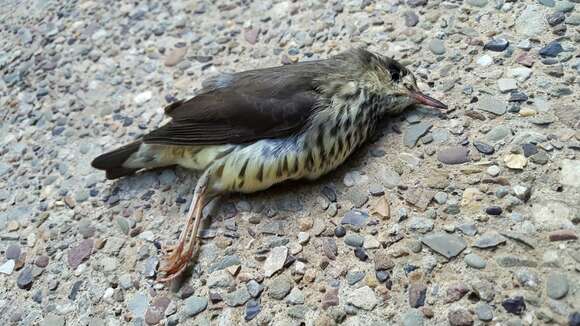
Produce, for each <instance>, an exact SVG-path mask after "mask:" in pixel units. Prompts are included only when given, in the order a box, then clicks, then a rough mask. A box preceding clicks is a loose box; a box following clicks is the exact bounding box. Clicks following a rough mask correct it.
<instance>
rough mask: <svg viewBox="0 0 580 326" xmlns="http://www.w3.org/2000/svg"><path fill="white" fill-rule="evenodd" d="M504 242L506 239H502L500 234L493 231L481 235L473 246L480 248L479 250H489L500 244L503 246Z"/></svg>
mask: <svg viewBox="0 0 580 326" xmlns="http://www.w3.org/2000/svg"><path fill="white" fill-rule="evenodd" d="M505 242H506V238H505V237H503V236H502V235H501V234H499V233H497V232H495V231H490V232H486V233H484V234H482V235H481V236H480V237H479V239H477V241H475V244H474V245H473V246H474V247H476V248H480V249H489V248H495V247H497V246H499V245H500V244H503V243H505Z"/></svg>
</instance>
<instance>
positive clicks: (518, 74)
mask: <svg viewBox="0 0 580 326" xmlns="http://www.w3.org/2000/svg"><path fill="white" fill-rule="evenodd" d="M508 75H509V76H510V77H513V78H515V79H516V80H517V81H518V82H520V83H523V82H525V81H526V80H528V78H530V76H531V75H532V69H530V68H526V67H517V68H513V69H510V70H509V73H508ZM512 94H523V93H520V92H517V91H514V92H511V94H510V102H512V101H514V100H512V97H516V96H514V95H512ZM523 95H524V96H525V94H523ZM519 97H522V95H519ZM526 97H527V96H526ZM516 100H518V101H519V100H520V99H519V98H516ZM524 101H525V100H524Z"/></svg>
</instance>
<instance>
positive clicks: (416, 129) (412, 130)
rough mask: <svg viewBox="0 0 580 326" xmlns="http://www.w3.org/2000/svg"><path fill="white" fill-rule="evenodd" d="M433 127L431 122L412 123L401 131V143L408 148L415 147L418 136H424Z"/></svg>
mask: <svg viewBox="0 0 580 326" xmlns="http://www.w3.org/2000/svg"><path fill="white" fill-rule="evenodd" d="M431 127H433V124H432V123H429V122H419V123H416V124H412V125H410V126H409V127H407V129H405V132H404V133H403V144H404V145H405V146H407V147H409V148H413V147H415V145H416V144H417V141H418V140H419V138H421V137H422V136H424V135H425V134H426V133H427V132H428V131H429V130H430V129H431Z"/></svg>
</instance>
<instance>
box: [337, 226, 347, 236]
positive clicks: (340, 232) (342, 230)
mask: <svg viewBox="0 0 580 326" xmlns="http://www.w3.org/2000/svg"><path fill="white" fill-rule="evenodd" d="M334 235H335V236H336V237H337V238H342V237H344V236H345V235H346V229H345V228H344V226H342V225H339V226H337V227H336V228H334Z"/></svg>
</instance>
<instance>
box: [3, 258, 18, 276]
mask: <svg viewBox="0 0 580 326" xmlns="http://www.w3.org/2000/svg"><path fill="white" fill-rule="evenodd" d="M14 266H16V263H15V261H14V259H9V260H7V261H5V262H4V263H3V264H2V265H0V274H6V275H10V274H12V272H13V271H14Z"/></svg>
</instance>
